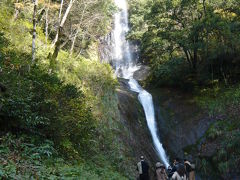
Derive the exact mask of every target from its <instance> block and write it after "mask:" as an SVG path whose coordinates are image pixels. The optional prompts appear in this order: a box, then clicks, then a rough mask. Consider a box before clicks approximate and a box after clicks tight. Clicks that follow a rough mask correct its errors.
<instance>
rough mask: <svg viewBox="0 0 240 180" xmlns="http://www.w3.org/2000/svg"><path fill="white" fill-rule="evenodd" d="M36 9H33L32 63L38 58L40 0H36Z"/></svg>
mask: <svg viewBox="0 0 240 180" xmlns="http://www.w3.org/2000/svg"><path fill="white" fill-rule="evenodd" d="M33 3H34V9H33V36H32V64H35V60H36V38H37V31H36V29H37V5H38V0H34V1H33Z"/></svg>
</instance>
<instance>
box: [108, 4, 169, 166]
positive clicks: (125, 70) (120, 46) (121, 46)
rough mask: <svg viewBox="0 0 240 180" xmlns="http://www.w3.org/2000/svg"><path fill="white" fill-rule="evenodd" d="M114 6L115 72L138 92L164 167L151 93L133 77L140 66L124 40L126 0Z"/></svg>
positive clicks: (162, 150) (165, 162) (165, 157)
mask: <svg viewBox="0 0 240 180" xmlns="http://www.w3.org/2000/svg"><path fill="white" fill-rule="evenodd" d="M115 4H116V6H117V7H118V8H119V9H120V11H119V12H117V13H116V14H115V16H114V21H115V22H114V30H113V36H114V37H113V42H112V43H113V62H114V68H115V73H116V75H117V76H118V77H122V78H125V79H128V80H129V82H128V84H129V86H130V89H131V90H132V91H134V92H137V93H138V99H139V101H140V103H141V104H142V106H143V109H144V112H145V116H146V121H147V125H148V128H149V130H150V132H151V136H152V139H153V143H154V147H155V149H156V151H157V153H158V156H159V158H160V159H161V160H162V162H163V163H164V165H165V166H166V167H168V166H169V162H168V158H167V155H166V152H165V150H164V148H163V146H162V144H161V142H160V138H159V137H158V131H157V126H156V122H155V114H154V105H153V100H152V95H151V94H149V93H148V92H147V91H146V90H144V89H143V88H142V87H141V86H140V85H139V84H138V82H137V81H136V80H135V79H134V78H133V74H134V72H135V71H136V70H138V69H139V68H140V67H139V66H138V65H137V62H136V61H135V60H134V59H133V58H132V55H131V51H130V45H129V42H128V41H127V40H126V34H127V33H128V31H129V25H128V24H129V23H128V8H127V2H126V0H115Z"/></svg>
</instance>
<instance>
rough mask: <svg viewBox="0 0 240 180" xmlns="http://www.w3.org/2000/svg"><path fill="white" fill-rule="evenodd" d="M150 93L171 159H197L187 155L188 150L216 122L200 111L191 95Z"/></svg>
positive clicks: (168, 92)
mask: <svg viewBox="0 0 240 180" xmlns="http://www.w3.org/2000/svg"><path fill="white" fill-rule="evenodd" d="M151 93H152V95H153V100H154V104H155V112H156V119H157V123H158V127H159V134H160V137H161V140H162V142H163V144H164V146H165V149H166V150H167V152H168V154H169V155H170V156H171V157H172V158H174V157H180V158H184V157H188V158H190V159H192V160H193V159H195V158H194V156H197V154H187V153H188V152H186V151H185V149H186V148H188V147H189V146H193V145H196V144H198V142H200V140H201V138H203V136H204V135H205V133H206V131H207V130H208V129H209V127H210V125H211V124H212V123H213V122H215V119H214V118H210V117H209V116H208V114H207V113H206V112H205V111H204V110H203V109H201V108H200V107H198V106H197V105H196V104H195V103H194V101H193V97H192V96H191V95H189V94H184V93H183V92H180V91H177V90H174V89H164V88H162V89H154V90H151ZM199 148H200V147H199Z"/></svg>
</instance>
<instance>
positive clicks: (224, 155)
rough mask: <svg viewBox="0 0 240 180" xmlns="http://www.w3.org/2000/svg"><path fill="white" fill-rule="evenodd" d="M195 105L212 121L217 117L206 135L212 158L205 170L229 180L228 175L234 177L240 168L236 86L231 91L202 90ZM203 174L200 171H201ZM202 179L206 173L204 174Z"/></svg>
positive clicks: (238, 103)
mask: <svg viewBox="0 0 240 180" xmlns="http://www.w3.org/2000/svg"><path fill="white" fill-rule="evenodd" d="M196 102H198V103H199V105H200V106H201V107H202V108H205V109H206V110H207V111H208V112H209V115H210V116H212V117H213V118H214V117H216V116H219V117H218V118H217V121H216V122H215V123H213V124H212V125H211V126H210V128H209V129H208V131H207V133H206V140H205V141H206V142H207V143H210V144H211V143H212V144H214V146H215V147H216V149H214V154H213V156H211V157H209V160H208V161H209V162H211V164H208V165H207V166H206V168H209V169H212V170H213V171H214V172H215V173H217V174H221V175H222V177H223V178H227V179H228V178H231V177H229V176H228V175H229V174H231V173H235V174H238V173H239V169H238V168H237V167H238V166H239V164H240V161H239V158H240V146H239V140H240V131H239V126H240V124H239V122H240V121H239V112H240V111H239V107H240V96H239V86H235V87H231V88H223V87H222V88H219V87H216V88H215V89H204V90H203V91H202V92H201V93H200V95H199V96H198V97H197V98H196ZM202 171H203V172H204V169H202ZM205 174H206V175H207V174H208V173H205Z"/></svg>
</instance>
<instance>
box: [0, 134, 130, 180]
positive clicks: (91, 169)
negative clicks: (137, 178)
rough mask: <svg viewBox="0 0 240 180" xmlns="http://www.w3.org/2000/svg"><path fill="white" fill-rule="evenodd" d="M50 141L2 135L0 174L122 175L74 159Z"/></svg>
mask: <svg viewBox="0 0 240 180" xmlns="http://www.w3.org/2000/svg"><path fill="white" fill-rule="evenodd" d="M56 152H57V151H56V149H54V147H53V142H52V141H49V140H43V139H39V138H37V137H34V136H31V137H28V136H26V135H21V136H20V137H18V138H17V137H15V136H13V135H11V134H7V135H6V136H3V137H1V145H0V178H3V179H16V178H18V179H91V180H92V179H96V180H97V179H115V180H118V179H119V180H120V179H125V178H124V177H122V176H121V175H120V174H118V173H116V172H114V170H112V169H111V168H110V167H102V166H97V165H96V164H95V163H94V162H81V163H80V164H79V163H76V162H74V161H70V160H68V159H63V158H62V157H61V156H60V155H59V154H57V153H56Z"/></svg>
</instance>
